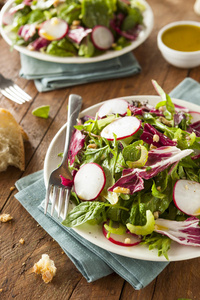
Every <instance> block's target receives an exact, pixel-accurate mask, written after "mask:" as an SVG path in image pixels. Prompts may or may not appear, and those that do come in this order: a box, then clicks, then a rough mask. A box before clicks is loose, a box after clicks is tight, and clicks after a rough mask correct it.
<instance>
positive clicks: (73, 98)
mask: <svg viewBox="0 0 200 300" xmlns="http://www.w3.org/2000/svg"><path fill="white" fill-rule="evenodd" d="M81 105H82V98H81V97H80V96H79V95H74V94H71V95H70V96H69V103H68V118H67V129H66V138H65V147H64V153H63V159H62V162H61V165H60V166H59V167H58V168H57V169H55V170H54V171H53V172H52V173H51V175H50V177H49V182H48V186H47V190H46V199H45V209H44V213H45V214H46V213H47V208H48V204H49V199H50V197H51V202H52V204H51V216H52V215H53V212H54V209H55V204H56V200H57V199H58V217H60V213H61V209H62V207H63V205H64V219H66V216H67V211H68V205H69V198H70V192H71V187H66V186H64V185H62V184H61V178H60V175H62V176H63V177H65V178H68V179H72V176H71V173H70V172H69V170H68V165H67V158H68V151H69V146H70V140H71V137H72V133H73V130H74V125H76V123H77V118H78V115H79V112H80V109H81ZM58 194H59V195H58ZM64 199H65V202H64Z"/></svg>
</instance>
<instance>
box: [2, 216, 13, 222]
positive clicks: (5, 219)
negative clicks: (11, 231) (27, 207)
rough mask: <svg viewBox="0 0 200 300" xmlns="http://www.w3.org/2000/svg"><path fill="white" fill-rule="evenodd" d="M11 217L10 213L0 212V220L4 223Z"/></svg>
mask: <svg viewBox="0 0 200 300" xmlns="http://www.w3.org/2000/svg"><path fill="white" fill-rule="evenodd" d="M12 219H13V217H11V215H10V214H1V215H0V222H3V223H5V222H8V221H10V220H12Z"/></svg>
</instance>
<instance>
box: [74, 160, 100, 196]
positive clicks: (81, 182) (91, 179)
mask: <svg viewBox="0 0 200 300" xmlns="http://www.w3.org/2000/svg"><path fill="white" fill-rule="evenodd" d="M105 183H106V176H105V173H104V170H103V169H102V168H101V166H99V165H98V164H96V163H88V164H85V165H83V166H82V167H81V168H80V169H79V170H78V172H77V173H76V175H75V178H74V189H75V192H76V194H77V195H78V197H79V198H80V199H82V200H87V201H90V200H94V199H95V198H97V197H98V196H99V194H100V193H101V191H102V190H103V188H104V186H105Z"/></svg>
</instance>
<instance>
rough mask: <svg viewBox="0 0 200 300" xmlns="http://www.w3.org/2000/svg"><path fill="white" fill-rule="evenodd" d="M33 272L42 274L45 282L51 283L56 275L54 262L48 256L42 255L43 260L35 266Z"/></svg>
mask: <svg viewBox="0 0 200 300" xmlns="http://www.w3.org/2000/svg"><path fill="white" fill-rule="evenodd" d="M33 272H34V273H36V274H41V275H42V279H43V281H44V282H45V283H49V282H50V281H52V279H53V277H54V276H55V274H56V267H55V264H54V261H53V260H51V259H50V258H49V255H48V254H42V258H41V259H40V260H39V261H38V262H37V263H35V264H34V266H33Z"/></svg>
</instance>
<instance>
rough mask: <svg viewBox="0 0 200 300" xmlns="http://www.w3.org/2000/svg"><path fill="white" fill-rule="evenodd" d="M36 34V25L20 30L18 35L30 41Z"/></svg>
mask: <svg viewBox="0 0 200 300" xmlns="http://www.w3.org/2000/svg"><path fill="white" fill-rule="evenodd" d="M35 33H36V29H35V25H34V24H26V25H23V26H21V27H20V28H19V31H18V35H19V36H21V37H22V38H23V39H24V40H25V41H28V40H29V39H30V38H31V37H32V36H34V34H35Z"/></svg>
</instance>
